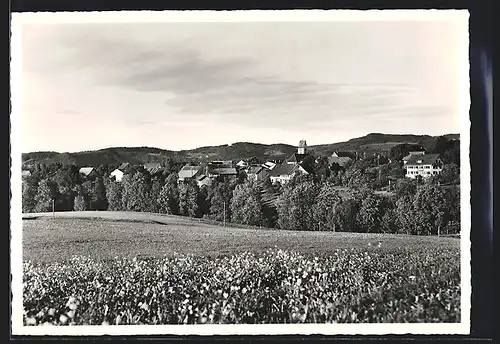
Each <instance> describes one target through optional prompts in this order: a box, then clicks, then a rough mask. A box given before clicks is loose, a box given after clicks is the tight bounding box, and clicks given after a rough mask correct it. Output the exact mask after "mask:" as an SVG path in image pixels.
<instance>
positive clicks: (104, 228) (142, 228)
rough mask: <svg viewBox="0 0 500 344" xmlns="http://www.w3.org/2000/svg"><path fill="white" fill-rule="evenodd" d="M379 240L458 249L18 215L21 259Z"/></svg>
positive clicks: (132, 217) (85, 215)
mask: <svg viewBox="0 0 500 344" xmlns="http://www.w3.org/2000/svg"><path fill="white" fill-rule="evenodd" d="M379 243H380V250H382V251H389V252H391V253H396V254H397V253H404V252H406V251H407V250H409V249H411V250H412V251H413V250H415V249H419V248H420V249H422V250H426V249H429V248H433V247H435V248H440V247H443V248H444V247H446V248H449V249H453V250H457V251H459V249H460V248H459V244H460V242H459V241H458V240H456V239H454V238H437V237H416V236H405V235H392V234H359V233H332V232H298V231H281V230H265V229H262V230H259V229H245V228H233V227H222V226H215V225H208V224H203V223H198V222H197V221H196V220H192V219H187V218H183V217H178V216H165V215H157V214H142V213H129V212H81V213H77V212H68V213H57V214H56V217H55V218H52V215H51V214H29V215H25V219H24V220H23V259H24V260H31V261H33V262H51V261H65V260H68V259H69V258H71V257H72V256H80V255H85V256H89V257H91V258H94V259H99V260H102V259H104V260H107V259H113V258H114V257H134V256H137V257H164V256H165V255H167V256H171V255H172V254H174V253H183V254H194V255H201V256H211V257H217V256H223V255H230V254H233V253H241V252H253V253H259V252H263V251H265V250H267V249H269V248H274V247H278V248H280V249H284V250H295V251H298V252H300V253H311V254H318V255H323V254H328V253H331V252H333V251H335V250H336V249H350V248H356V249H367V248H369V247H370V246H371V245H373V246H378V245H379Z"/></svg>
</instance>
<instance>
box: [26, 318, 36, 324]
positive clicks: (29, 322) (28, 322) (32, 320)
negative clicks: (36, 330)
mask: <svg viewBox="0 0 500 344" xmlns="http://www.w3.org/2000/svg"><path fill="white" fill-rule="evenodd" d="M26 325H28V326H35V325H36V319H35V318H32V317H29V318H26Z"/></svg>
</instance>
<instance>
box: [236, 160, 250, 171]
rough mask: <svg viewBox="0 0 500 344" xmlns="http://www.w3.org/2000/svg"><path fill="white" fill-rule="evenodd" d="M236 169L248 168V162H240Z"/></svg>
mask: <svg viewBox="0 0 500 344" xmlns="http://www.w3.org/2000/svg"><path fill="white" fill-rule="evenodd" d="M236 167H238V168H239V169H244V168H247V167H248V162H246V161H245V160H240V161H238V162H237V163H236Z"/></svg>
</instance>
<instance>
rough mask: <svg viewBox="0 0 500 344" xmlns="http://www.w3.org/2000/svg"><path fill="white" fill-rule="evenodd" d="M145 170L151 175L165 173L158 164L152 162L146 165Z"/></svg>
mask: <svg viewBox="0 0 500 344" xmlns="http://www.w3.org/2000/svg"><path fill="white" fill-rule="evenodd" d="M144 169H145V170H146V171H148V172H149V174H151V175H153V174H156V173H160V172H162V171H163V167H162V166H161V164H160V163H158V162H151V163H147V164H144Z"/></svg>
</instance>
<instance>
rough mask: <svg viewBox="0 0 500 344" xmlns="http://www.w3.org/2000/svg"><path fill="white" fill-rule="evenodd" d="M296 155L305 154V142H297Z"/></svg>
mask: <svg viewBox="0 0 500 344" xmlns="http://www.w3.org/2000/svg"><path fill="white" fill-rule="evenodd" d="M297 154H307V143H306V140H300V141H299V147H298V149H297Z"/></svg>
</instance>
